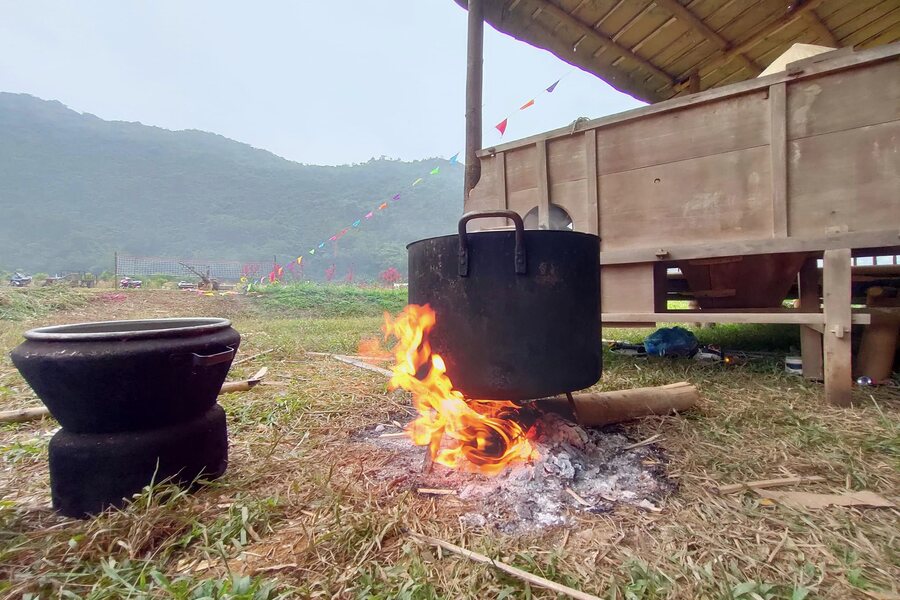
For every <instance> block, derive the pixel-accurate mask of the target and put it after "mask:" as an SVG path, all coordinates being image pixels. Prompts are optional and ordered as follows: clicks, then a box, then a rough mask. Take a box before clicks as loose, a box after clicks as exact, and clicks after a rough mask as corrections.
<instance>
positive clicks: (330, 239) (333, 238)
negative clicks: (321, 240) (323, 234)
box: [328, 234, 337, 242]
mask: <svg viewBox="0 0 900 600" xmlns="http://www.w3.org/2000/svg"><path fill="white" fill-rule="evenodd" d="M336 239H337V234H334V235H333V236H331V237H330V238H328V241H329V242H333V241H335V240H336Z"/></svg>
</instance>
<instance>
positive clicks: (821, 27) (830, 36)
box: [804, 10, 841, 48]
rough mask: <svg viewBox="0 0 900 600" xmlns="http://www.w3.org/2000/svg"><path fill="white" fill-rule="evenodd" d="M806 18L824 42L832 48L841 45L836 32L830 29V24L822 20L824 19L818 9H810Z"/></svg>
mask: <svg viewBox="0 0 900 600" xmlns="http://www.w3.org/2000/svg"><path fill="white" fill-rule="evenodd" d="M804 18H805V19H806V22H807V23H808V24H809V28H810V29H812V30H813V31H815V32H816V35H817V36H818V37H819V40H820V41H822V42H824V43H825V45H827V46H831V47H832V48H840V47H841V42H840V41H839V40H838V39H837V38H836V37H835V36H834V33H833V32H832V31H831V30H830V29H828V25H826V24H825V23H824V22H822V19H820V18H819V15H817V14H816V11H814V10H811V11H809V12H808V13H806V16H805V17H804Z"/></svg>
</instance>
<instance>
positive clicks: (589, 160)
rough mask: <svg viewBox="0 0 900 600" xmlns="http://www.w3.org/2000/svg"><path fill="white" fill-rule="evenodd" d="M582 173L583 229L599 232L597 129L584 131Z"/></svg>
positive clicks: (595, 233) (596, 233)
mask: <svg viewBox="0 0 900 600" xmlns="http://www.w3.org/2000/svg"><path fill="white" fill-rule="evenodd" d="M584 173H585V177H586V178H587V182H586V183H587V217H588V222H587V226H586V227H585V228H584V231H586V232H587V233H593V234H594V235H599V234H600V179H599V176H598V174H597V130H596V129H588V130H587V131H585V132H584Z"/></svg>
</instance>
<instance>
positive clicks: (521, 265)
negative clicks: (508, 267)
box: [459, 210, 527, 277]
mask: <svg viewBox="0 0 900 600" xmlns="http://www.w3.org/2000/svg"><path fill="white" fill-rule="evenodd" d="M485 217H504V218H506V219H511V220H512V222H513V224H515V226H516V251H515V267H516V273H517V274H519V275H524V274H525V272H526V271H527V269H526V263H525V224H524V223H523V222H522V217H520V216H519V213H517V212H514V211H511V210H475V211H472V212H467V213H466V214H464V215H463V216H462V218H461V219H460V220H459V276H460V277H468V276H469V243H468V240H467V234H466V223H468V222H469V221H471V220H472V219H483V218H485Z"/></svg>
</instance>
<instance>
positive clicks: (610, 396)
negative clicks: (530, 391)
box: [536, 381, 700, 427]
mask: <svg viewBox="0 0 900 600" xmlns="http://www.w3.org/2000/svg"><path fill="white" fill-rule="evenodd" d="M572 400H573V401H572V402H571V403H570V402H569V400H568V398H566V397H564V396H557V397H554V398H546V399H543V400H537V401H536V404H537V406H539V407H541V408H543V409H546V410H549V411H552V412H559V413H564V414H565V413H572V411H573V410H574V417H575V420H576V422H577V423H578V424H579V425H583V426H586V427H600V426H603V425H611V424H613V423H622V422H624V421H630V420H632V419H636V418H638V417H646V416H648V415H667V414H670V413H673V412H683V411H686V410H689V409H691V408H693V407H695V406H696V405H697V402H698V401H699V400H700V394H699V393H698V392H697V388H696V387H694V386H693V385H691V384H689V383H688V382H686V381H682V382H679V383H673V384H670V385H663V386H659V387H644V388H634V389H631V390H616V391H611V392H585V393H582V394H573V395H572Z"/></svg>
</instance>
